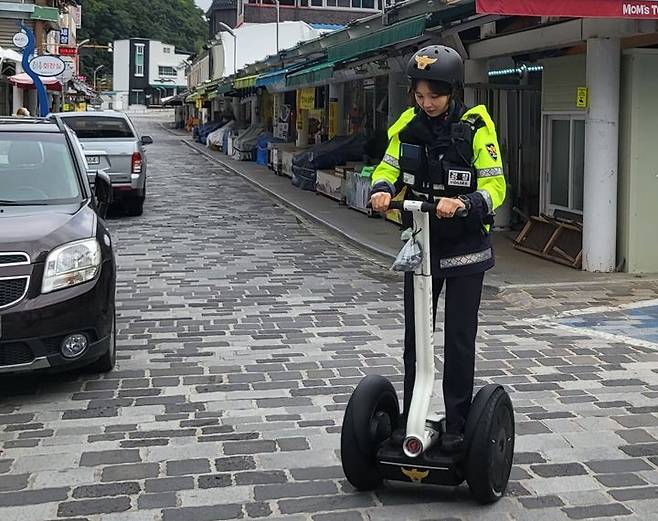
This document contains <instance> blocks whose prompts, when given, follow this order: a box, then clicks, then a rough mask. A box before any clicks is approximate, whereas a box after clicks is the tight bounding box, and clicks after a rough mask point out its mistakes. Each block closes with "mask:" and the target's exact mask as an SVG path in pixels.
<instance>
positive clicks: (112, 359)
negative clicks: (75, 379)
mask: <svg viewBox="0 0 658 521" xmlns="http://www.w3.org/2000/svg"><path fill="white" fill-rule="evenodd" d="M116 331H117V320H116V316H115V317H114V318H113V319H112V330H111V332H110V346H109V349H108V350H107V352H106V353H105V354H103V356H101V357H100V358H99V359H98V360H96V361H95V362H94V363H93V364H91V365H90V366H89V370H90V371H92V372H94V373H109V372H110V371H111V370H112V369H114V366H115V365H116V362H117V335H116Z"/></svg>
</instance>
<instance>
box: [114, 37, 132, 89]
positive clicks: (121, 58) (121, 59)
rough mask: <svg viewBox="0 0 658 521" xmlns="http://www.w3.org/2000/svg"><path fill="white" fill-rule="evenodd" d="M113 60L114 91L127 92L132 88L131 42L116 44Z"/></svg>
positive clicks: (118, 41) (121, 41) (122, 41)
mask: <svg viewBox="0 0 658 521" xmlns="http://www.w3.org/2000/svg"><path fill="white" fill-rule="evenodd" d="M113 60H114V65H113V70H112V74H113V76H114V80H113V89H114V90H115V91H126V92H127V91H128V89H129V88H130V40H117V41H115V42H114V52H113Z"/></svg>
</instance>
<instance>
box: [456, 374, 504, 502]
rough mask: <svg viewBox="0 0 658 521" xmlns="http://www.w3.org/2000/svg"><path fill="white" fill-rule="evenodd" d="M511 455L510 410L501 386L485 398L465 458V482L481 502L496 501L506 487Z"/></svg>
mask: <svg viewBox="0 0 658 521" xmlns="http://www.w3.org/2000/svg"><path fill="white" fill-rule="evenodd" d="M513 458H514V409H513V407H512V401H511V400H510V397H509V395H508V394H507V392H505V390H504V389H503V388H502V387H499V388H498V389H496V391H495V392H494V393H493V394H492V395H491V397H490V398H489V400H488V401H487V403H486V405H485V407H484V410H483V412H482V415H481V416H480V419H479V421H478V422H477V429H476V430H475V432H474V435H473V439H472V440H471V445H470V448H469V451H468V455H467V460H466V481H467V483H468V487H469V488H470V489H471V493H472V494H473V496H474V497H475V499H476V500H477V501H478V502H479V503H482V504H489V503H494V502H496V501H498V500H499V499H500V498H501V497H503V495H504V494H505V490H507V483H508V481H509V476H510V472H511V470H512V460H513Z"/></svg>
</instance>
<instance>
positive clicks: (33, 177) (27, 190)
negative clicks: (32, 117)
mask: <svg viewBox="0 0 658 521" xmlns="http://www.w3.org/2000/svg"><path fill="white" fill-rule="evenodd" d="M80 199H81V191H80V182H79V178H78V175H77V173H76V170H75V166H74V163H73V158H72V157H71V153H70V151H69V147H68V145H67V143H66V138H65V137H64V135H62V134H48V133H40V132H29V133H28V132H24V133H11V132H0V200H2V203H0V204H25V205H32V204H69V203H73V202H77V201H80Z"/></svg>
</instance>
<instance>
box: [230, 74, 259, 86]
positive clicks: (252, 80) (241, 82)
mask: <svg viewBox="0 0 658 521" xmlns="http://www.w3.org/2000/svg"><path fill="white" fill-rule="evenodd" d="M256 78H258V75H257V74H254V75H253V76H244V77H243V78H238V79H237V80H235V83H234V87H235V88H236V89H248V88H250V87H255V86H256Z"/></svg>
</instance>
